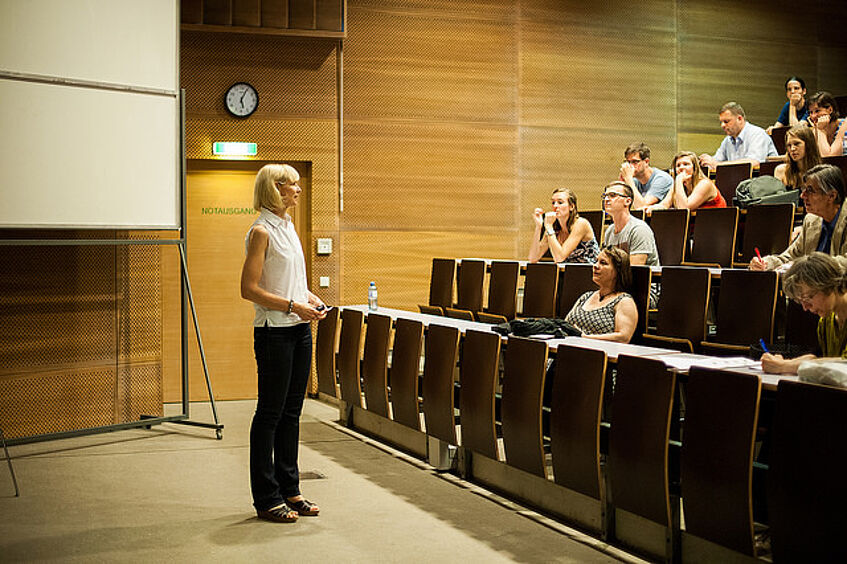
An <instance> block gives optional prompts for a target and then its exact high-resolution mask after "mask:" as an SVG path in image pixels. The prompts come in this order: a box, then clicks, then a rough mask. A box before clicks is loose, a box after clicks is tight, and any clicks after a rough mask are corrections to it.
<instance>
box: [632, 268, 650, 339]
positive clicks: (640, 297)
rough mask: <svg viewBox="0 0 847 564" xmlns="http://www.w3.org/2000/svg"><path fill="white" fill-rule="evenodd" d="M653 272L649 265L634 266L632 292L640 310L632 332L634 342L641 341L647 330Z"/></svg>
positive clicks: (636, 306)
mask: <svg viewBox="0 0 847 564" xmlns="http://www.w3.org/2000/svg"><path fill="white" fill-rule="evenodd" d="M652 280H653V277H652V272H651V271H650V267H649V266H647V265H636V266H633V267H632V288H630V294H631V295H632V299H633V300H634V301H635V308H636V310H637V311H638V321H637V322H636V324H635V333H633V334H632V340H631V342H633V343H640V342H641V336H642V335H643V334H644V333H646V332H647V314H648V312H649V311H650V283H651V282H652Z"/></svg>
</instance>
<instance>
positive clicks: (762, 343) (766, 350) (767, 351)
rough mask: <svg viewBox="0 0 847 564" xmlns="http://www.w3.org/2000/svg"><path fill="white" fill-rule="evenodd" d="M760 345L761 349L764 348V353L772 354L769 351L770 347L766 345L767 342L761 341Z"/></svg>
mask: <svg viewBox="0 0 847 564" xmlns="http://www.w3.org/2000/svg"><path fill="white" fill-rule="evenodd" d="M759 345H761V347H762V351H764V352H766V353H768V354H770V353H771V351H769V350H768V346H767V345H766V344H765V340H764V339H759Z"/></svg>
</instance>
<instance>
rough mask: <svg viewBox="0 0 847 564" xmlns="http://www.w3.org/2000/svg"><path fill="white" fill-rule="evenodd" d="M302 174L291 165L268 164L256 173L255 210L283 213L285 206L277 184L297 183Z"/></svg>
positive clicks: (254, 187) (254, 188)
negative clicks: (264, 209) (265, 209)
mask: <svg viewBox="0 0 847 564" xmlns="http://www.w3.org/2000/svg"><path fill="white" fill-rule="evenodd" d="M298 180H300V173H298V172H297V169H295V168H294V167H293V166H291V165H287V164H266V165H265V166H263V167H262V168H261V169H260V170H259V172H258V173H256V183H255V184H254V185H253V208H254V209H256V210H258V211H261V210H262V208H267V209H269V210H271V211H283V210H284V209H285V204H283V202H282V197H280V195H279V191H278V190H277V189H276V183H277V182H297V181H298Z"/></svg>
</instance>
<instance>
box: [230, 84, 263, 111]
mask: <svg viewBox="0 0 847 564" xmlns="http://www.w3.org/2000/svg"><path fill="white" fill-rule="evenodd" d="M224 105H225V106H226V109H227V111H228V112H229V113H231V114H232V115H234V116H235V117H247V116H249V115H250V114H252V113H253V112H255V111H256V108H257V107H258V106H259V93H258V92H256V89H255V88H253V86H251V85H250V84H247V83H246V82H236V83H235V84H233V85H232V86H230V87H229V90H227V91H226V96H224Z"/></svg>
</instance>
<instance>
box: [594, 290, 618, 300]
mask: <svg viewBox="0 0 847 564" xmlns="http://www.w3.org/2000/svg"><path fill="white" fill-rule="evenodd" d="M614 293H615V291H614V290H612V291H611V292H609V293H608V294H606V295H605V296H604V295H603V294H602V293H601V292H600V290H597V297H598V298H599V301H601V302H602V301H603V300H605V299H606V298H608V297H609V296H611V295H612V294H614Z"/></svg>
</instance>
